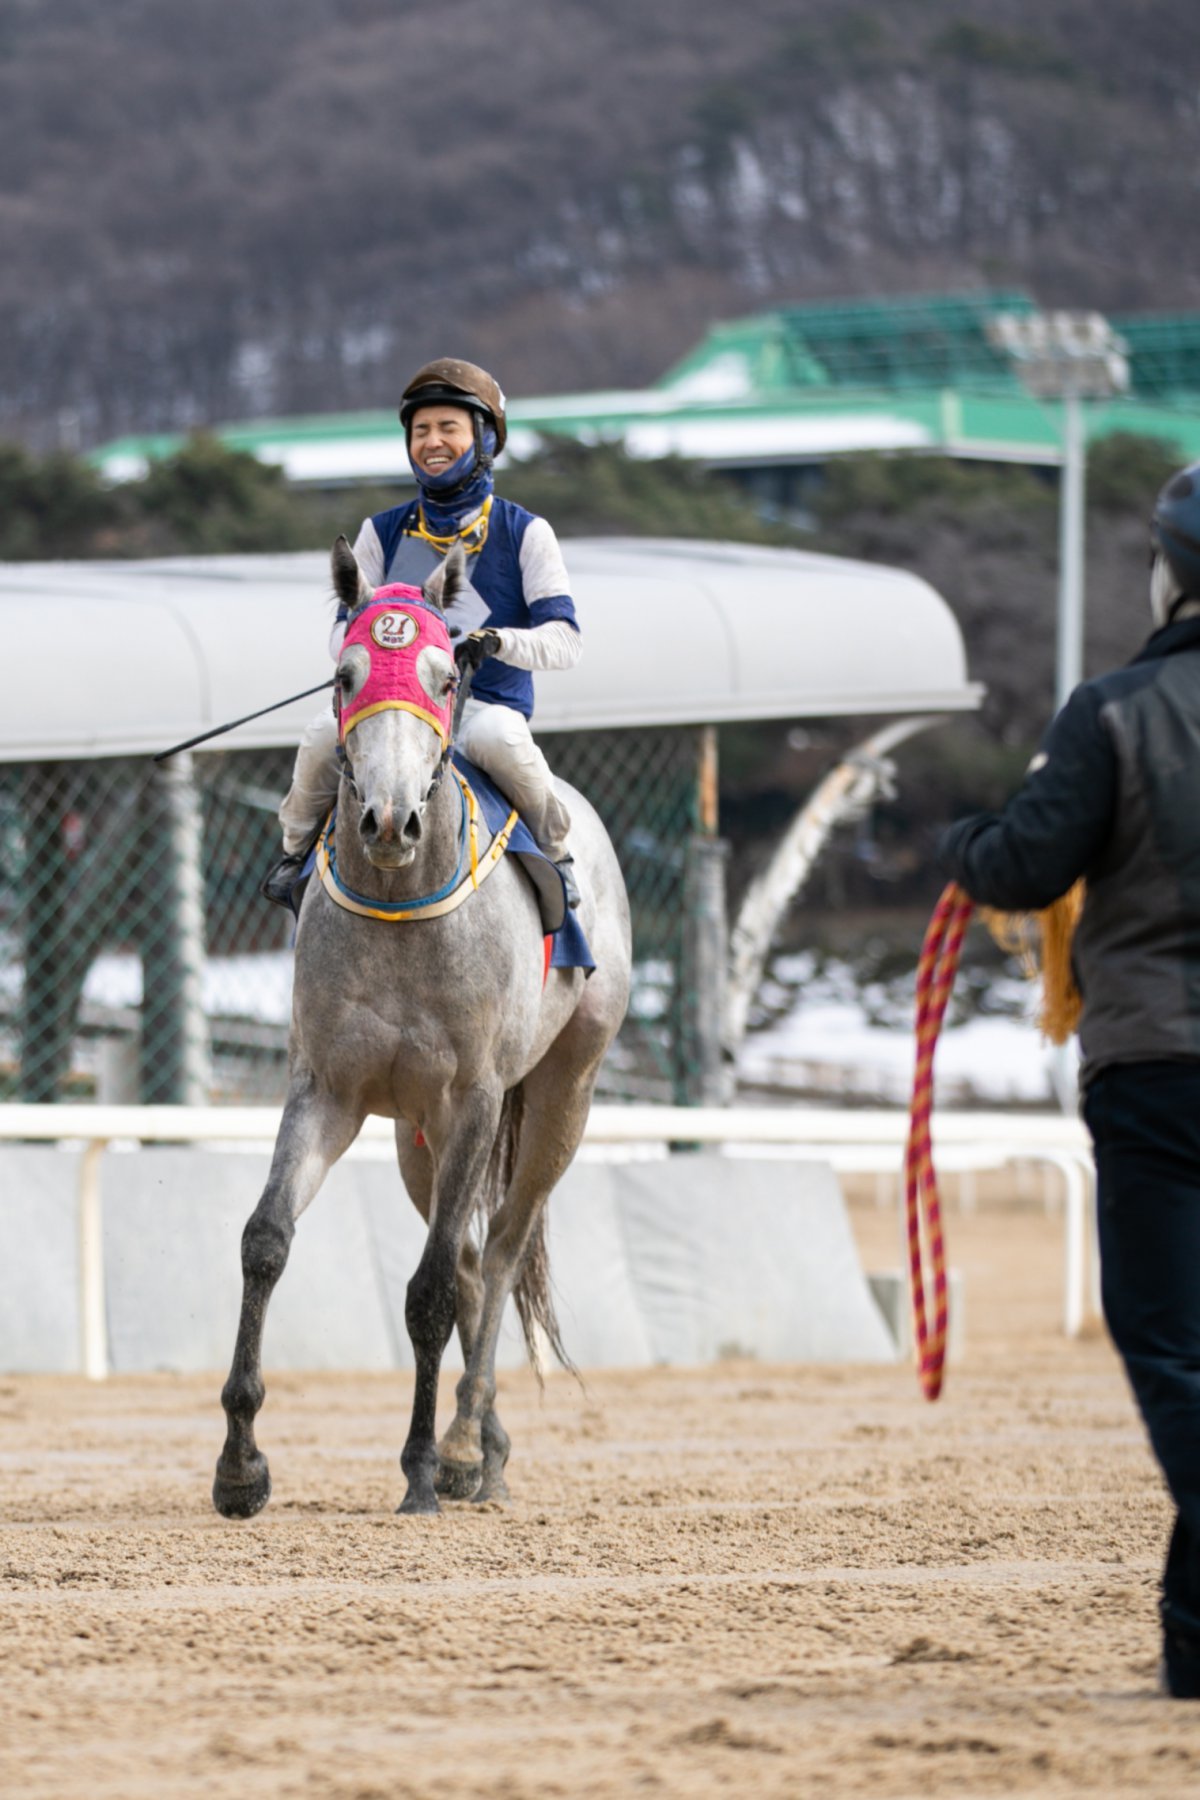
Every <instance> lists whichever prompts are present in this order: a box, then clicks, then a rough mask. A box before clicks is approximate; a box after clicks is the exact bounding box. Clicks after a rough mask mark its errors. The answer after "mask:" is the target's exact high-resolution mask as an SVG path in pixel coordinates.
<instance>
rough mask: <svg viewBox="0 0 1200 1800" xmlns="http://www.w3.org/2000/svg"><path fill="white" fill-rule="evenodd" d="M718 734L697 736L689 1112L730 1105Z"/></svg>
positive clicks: (689, 887)
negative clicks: (725, 1050) (725, 1044)
mask: <svg viewBox="0 0 1200 1800" xmlns="http://www.w3.org/2000/svg"><path fill="white" fill-rule="evenodd" d="M717 811H718V808H717V732H716V727H715V726H713V725H705V726H703V727H702V728H701V730H700V733H699V738H698V742H697V746H696V811H695V817H696V825H697V830H695V831H694V832H693V833H692V836H691V838H690V840H689V842H688V846H687V860H686V863H685V866H684V889H683V905H684V936H683V970H682V974H683V981H682V988H683V1006H682V1008H681V1009H680V1016H681V1024H682V1039H683V1041H682V1043H681V1045H680V1051H681V1055H680V1059H679V1061H680V1079H679V1080H678V1082H677V1090H678V1092H679V1097H680V1099H681V1100H682V1101H683V1103H684V1104H685V1105H689V1106H721V1105H724V1104H725V1102H726V1101H727V1100H728V1098H729V1079H728V1075H727V1073H726V1068H725V1063H724V1058H723V1055H722V1048H721V1045H722V1035H723V1026H724V1014H725V970H726V959H727V955H728V951H727V944H728V934H727V929H726V908H725V861H726V858H727V856H728V853H729V846H728V845H727V844H725V843H723V842H722V841H721V839H720V838H719V837H718V836H717V825H718V817H717Z"/></svg>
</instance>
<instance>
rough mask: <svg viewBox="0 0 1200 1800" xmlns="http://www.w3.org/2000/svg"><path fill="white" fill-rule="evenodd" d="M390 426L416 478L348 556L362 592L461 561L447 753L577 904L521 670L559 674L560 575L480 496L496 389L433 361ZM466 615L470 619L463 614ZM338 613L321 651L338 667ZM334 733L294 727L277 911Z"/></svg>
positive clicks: (566, 617) (332, 757)
mask: <svg viewBox="0 0 1200 1800" xmlns="http://www.w3.org/2000/svg"><path fill="white" fill-rule="evenodd" d="M400 423H401V424H402V425H403V427H404V431H405V436H406V439H407V443H408V459H409V463H410V465H411V467H412V471H413V474H414V475H415V476H416V479H417V490H418V492H417V498H416V499H415V500H410V501H408V502H406V503H405V504H404V505H402V506H394V507H391V508H390V509H389V510H388V511H387V512H382V513H376V514H375V515H374V517H373V518H370V519H364V521H363V523H362V527H361V529H360V530H359V533H358V537H357V539H356V540H355V544H354V555H355V557H356V559H357V561H358V566H359V568H360V569H361V571H362V574H363V578H364V580H365V581H366V582H367V583H368V584H369V585H370V586H371V587H382V586H384V585H385V584H391V583H393V582H405V583H408V584H409V585H411V586H413V587H420V586H422V585H423V583H424V582H425V581H427V580H428V578H429V576H430V575H431V574H432V573H433V571H434V570H435V569H436V568H437V567H438V566H439V564H440V563H441V561H442V558H443V557H444V556H445V555H446V553H447V552H448V551H449V550H450V549H451V548H452V546H453V545H455V544H461V545H462V546H463V548H464V550H465V551H466V554H467V568H468V572H469V577H470V584H471V588H472V594H471V595H470V596H469V597H468V608H471V607H473V613H474V616H473V618H471V623H474V624H476V625H477V626H479V629H476V630H474V631H471V632H470V633H469V635H468V636H466V637H465V638H464V640H463V642H462V643H461V644H460V646H459V651H458V661H459V666H460V668H461V667H463V666H464V664H465V665H466V666H467V667H470V668H471V669H472V670H473V677H472V682H471V691H470V694H469V695H468V698H467V701H466V704H465V706H464V707H463V709H462V717H461V720H460V721H459V727H458V735H457V738H456V744H457V747H458V748H459V749H460V750H461V751H462V753H463V755H464V756H466V757H468V758H469V759H470V760H471V761H472V762H474V763H477V764H478V766H479V767H480V768H481V769H482V770H483V771H484V773H485V774H486V775H489V776H490V777H491V779H492V780H493V781H494V782H495V783H496V785H497V787H499V788H500V789H501V790H502V791H503V792H504V794H505V795H506V796H507V797H508V798H509V799H510V800H511V801H512V803H513V805H514V806H515V807H516V808H517V809H518V811H519V812H520V813H521V816H522V817H523V819H524V820H525V823H526V824H527V825H528V827H529V829H530V831H531V832H532V833H533V835H534V837H535V838H536V839H537V842H538V847H539V848H540V849H541V850H542V851H543V852H544V853H545V855H546V856H548V857H549V858H550V861H551V862H553V863H554V864H556V866H557V867H558V870H559V872H560V874H561V875H562V877H563V883H564V887H565V890H566V899H567V904H568V905H569V906H577V905H578V903H579V890H578V888H577V887H576V885H575V879H574V874H573V870H572V858H571V856H570V854H569V852H568V850H567V844H566V839H567V833H568V831H569V830H570V826H571V820H570V815H569V813H568V812H567V809H566V807H565V806H564V805H563V803H562V801H561V800H560V799H559V798H558V795H557V794H556V793H555V791H554V788H553V786H552V780H551V775H550V768H549V765H548V764H547V762H546V759H545V757H544V756H543V755H542V752H541V751H540V750H539V749H538V747H537V745H536V744H535V743H534V741H533V736H532V734H531V732H530V729H529V719H530V716H531V714H532V712H533V671H534V670H543V669H546V670H549V669H570V668H573V667H574V666H575V664H576V663H577V662H578V661H579V656H580V651H581V643H580V636H579V626H578V624H577V622H576V618H575V605H574V602H573V601H572V599H571V594H570V589H569V585H568V580H567V571H566V568H565V567H564V564H563V559H562V552H561V550H560V549H559V545H558V540H557V538H556V537H555V535H554V532H553V530H552V529H551V527H550V526H549V525H548V524H547V522H546V520H545V519H539V518H537V517H536V516H535V515H534V514H533V513H528V512H526V511H525V510H524V508H523V507H520V506H517V505H515V504H514V503H513V502H512V501H511V500H502V499H501V498H500V497H499V495H497V494H495V493H494V492H493V491H492V462H493V459H494V458H495V456H496V455H497V454H498V452H499V451H501V450H502V449H503V448H504V441H505V437H506V435H507V420H506V418H505V410H504V395H503V394H502V393H501V391H500V388H499V386H498V385H497V383H496V382H495V381H494V380H493V379H492V377H491V376H490V375H489V374H487V372H486V371H485V370H483V369H480V368H477V367H476V366H475V364H474V363H469V362H460V361H459V360H458V359H457V358H455V357H440V358H439V359H438V360H437V361H436V362H431V363H427V364H426V365H425V367H424V368H422V369H419V370H418V371H417V373H416V374H415V375H414V376H413V378H412V380H411V381H410V382H409V384H408V386H407V387H406V388H405V390H404V393H403V394H402V396H401V399H400ZM468 616H470V614H468ZM345 621H346V611H345V608H344V607H343V608H340V609H339V611H338V617H337V623H336V625H335V627H334V630H333V635H332V637H331V639H330V652H331V654H332V656H333V658H334V660H335V661H336V660H337V658H338V656H339V655H340V653H341V646H342V638H343V636H344V635H345ZM339 774H340V770H339V766H338V758H337V721H336V718H335V717H334V714H333V712H332V711H331V709H330V708H329V707H328V706H324V707H322V709H321V712H320V714H319V715H318V716H317V717H316V718H314V719H313V720H312V721H311V722H310V724H309V725H308V727H307V728H306V730H305V732H304V735H303V737H302V738H301V740H300V747H299V749H298V751H297V753H296V766H295V770H294V772H293V776H292V785H291V787H290V789H289V790H288V793H287V796H286V798H285V799H284V802H283V804H282V806H281V807H280V809H279V821H280V824H281V825H282V826H283V849H284V855H283V859H282V861H280V862H279V863H277V864H276V866H275V867H274V868H273V869H272V870H271V872H270V874H269V875H268V876H267V878H266V880H265V881H264V883H263V886H262V891H263V893H264V894H265V895H266V897H267V899H268V900H274V901H276V902H278V903H279V904H280V905H282V906H287V905H288V904H289V895H290V893H291V889H292V886H293V884H294V882H295V880H296V877H297V875H298V874H299V872H300V869H301V867H302V866H303V863H304V860H305V857H306V856H307V854H308V851H309V849H310V848H311V846H312V843H313V840H314V839H315V837H316V835H317V833H318V832H319V830H320V828H321V826H322V824H323V823H324V820H325V818H326V816H327V814H328V812H329V809H330V807H331V806H332V805H333V802H334V800H335V799H336V797H337V790H338V779H339Z"/></svg>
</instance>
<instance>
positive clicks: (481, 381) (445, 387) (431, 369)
mask: <svg viewBox="0 0 1200 1800" xmlns="http://www.w3.org/2000/svg"><path fill="white" fill-rule="evenodd" d="M439 400H441V401H446V402H448V403H449V404H450V405H451V406H461V407H464V408H465V409H466V411H467V412H469V413H472V414H473V415H474V417H475V418H476V419H486V420H487V422H488V424H489V425H491V426H492V427H493V429H494V430H495V433H496V452H497V454H499V452H500V451H501V450H503V448H504V440H505V438H506V437H507V436H508V421H507V419H506V418H505V414H504V406H505V401H504V394H503V392H502V391H501V388H500V384H499V382H498V381H496V380H495V379H494V378H493V377H492V376H491V375H489V374H488V372H487V370H486V369H481V368H479V367H478V365H477V364H475V363H469V362H460V361H459V359H458V358H457V357H456V356H441V357H439V358H438V359H437V361H436V362H431V363H426V364H425V367H424V368H423V369H418V370H417V372H416V374H415V375H414V376H413V378H412V380H411V381H410V382H409V384H408V386H407V387H406V388H405V390H404V392H403V393H402V394H401V396H400V423H401V424H402V425H403V427H404V429H405V431H406V432H407V431H408V427H409V421H410V420H411V419H412V416H413V414H414V413H415V412H416V411H417V409H418V407H421V406H436V405H437V403H438V401H439Z"/></svg>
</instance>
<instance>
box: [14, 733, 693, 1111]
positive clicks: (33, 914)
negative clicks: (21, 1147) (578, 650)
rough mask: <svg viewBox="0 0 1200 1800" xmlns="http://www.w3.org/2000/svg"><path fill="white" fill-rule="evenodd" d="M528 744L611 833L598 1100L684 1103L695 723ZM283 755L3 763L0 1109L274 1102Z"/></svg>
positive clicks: (279, 1049) (281, 1050)
mask: <svg viewBox="0 0 1200 1800" xmlns="http://www.w3.org/2000/svg"><path fill="white" fill-rule="evenodd" d="M544 741H545V747H546V751H547V754H548V755H549V757H550V760H551V763H552V764H553V766H554V768H555V769H556V771H557V772H558V773H560V774H561V775H563V776H564V777H565V778H566V779H567V780H568V781H570V782H572V783H573V784H574V785H575V786H576V787H578V788H579V789H580V791H581V792H583V793H585V794H586V795H587V796H588V798H589V799H590V800H591V801H592V803H593V804H594V805H595V806H596V808H597V810H598V811H599V812H600V814H601V816H602V817H603V819H604V821H605V824H606V825H607V827H608V829H609V831H610V833H611V834H612V837H613V841H614V843H615V845H616V848H617V853H618V855H619V857H620V860H621V864H622V867H623V869H624V872H625V878H626V881H627V883H628V886H629V894H630V902H631V906H632V911H633V934H634V964H635V969H634V991H633V999H632V1003H631V1006H630V1010H629V1016H628V1018H627V1020H626V1022H625V1025H624V1027H623V1029H622V1031H621V1034H620V1036H619V1038H618V1040H617V1042H616V1043H615V1044H614V1046H613V1049H612V1051H611V1053H610V1055H609V1058H608V1061H607V1063H606V1065H605V1068H604V1070H603V1072H602V1075H601V1079H600V1084H599V1092H600V1093H601V1095H602V1096H603V1097H605V1098H607V1099H622V1098H624V1099H648V1100H660V1101H661V1100H667V1101H676V1102H679V1101H686V1100H688V1099H689V1098H693V1097H695V1080H696V1073H697V1070H698V1068H699V1067H700V1065H701V1062H702V1053H701V1050H700V1048H699V1047H698V1045H697V1042H696V1024H695V1020H696V1013H697V1009H696V1005H695V987H696V979H697V975H696V970H695V967H694V966H693V965H694V958H693V957H692V956H691V955H690V953H689V943H690V937H689V929H688V910H689V904H690V900H689V895H690V893H691V892H692V889H693V885H694V884H693V883H692V882H690V880H689V870H690V868H691V866H692V863H693V859H694V857H695V855H696V850H695V846H696V844H697V841H698V840H697V836H696V824H697V821H696V770H697V747H698V732H697V731H696V730H695V729H685V728H678V729H658V730H637V731H632V730H628V731H597V732H590V733H578V734H575V733H565V734H558V735H555V736H548V737H546V739H545V740H544ZM291 762H292V755H291V752H290V750H269V751H268V750H254V751H239V750H226V751H220V752H216V753H205V754H197V755H195V756H194V757H187V756H184V757H178V758H175V759H173V761H172V762H171V763H169V764H166V765H163V766H161V767H159V766H156V765H154V764H153V763H150V762H148V761H146V760H145V759H141V758H137V759H135V758H111V759H106V760H103V761H95V762H41V763H32V764H27V765H23V766H18V765H7V766H3V767H0V953H2V960H0V1097H3V1098H5V1099H23V1100H31V1101H41V1102H48V1101H61V1100H104V1101H141V1102H144V1103H147V1104H152V1103H160V1104H175V1103H185V1102H186V1103H190V1104H205V1103H209V1102H213V1103H219V1104H239V1103H240V1104H248V1103H259V1104H268V1103H271V1102H275V1101H279V1100H281V1099H282V1097H283V1093H284V1089H285V1082H286V1056H287V1035H288V1022H289V1018H290V1012H291V983H292V956H291V949H290V945H291V938H292V927H291V921H290V920H289V918H288V917H287V915H286V914H285V913H283V912H282V911H281V910H280V909H279V908H278V907H273V906H270V905H268V903H267V902H266V901H265V900H263V899H261V898H260V896H259V894H258V884H259V881H260V880H261V879H262V876H263V874H264V873H265V871H266V869H267V868H268V867H269V865H270V863H271V861H272V860H273V858H274V857H275V856H276V855H277V854H278V845H279V830H278V826H277V824H276V819H275V813H276V809H277V807H278V804H279V800H280V797H281V796H282V794H283V792H284V791H285V789H286V787H287V784H288V780H289V778H290V774H291ZM380 929H384V928H383V927H380ZM412 929H420V927H419V926H414V927H412Z"/></svg>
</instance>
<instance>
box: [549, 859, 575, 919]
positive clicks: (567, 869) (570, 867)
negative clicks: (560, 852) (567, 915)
mask: <svg viewBox="0 0 1200 1800" xmlns="http://www.w3.org/2000/svg"><path fill="white" fill-rule="evenodd" d="M554 866H555V868H556V869H557V870H558V872H559V874H560V875H561V876H562V884H563V899H564V900H565V901H566V903H567V905H568V906H569V907H576V906H578V905H579V901H580V893H579V888H578V886H577V885H576V881H575V858H574V857H573V856H572V855H571V853H570V851H568V852H567V854H566V856H560V857H559V859H558V861H557V862H556V863H555V865H554Z"/></svg>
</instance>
